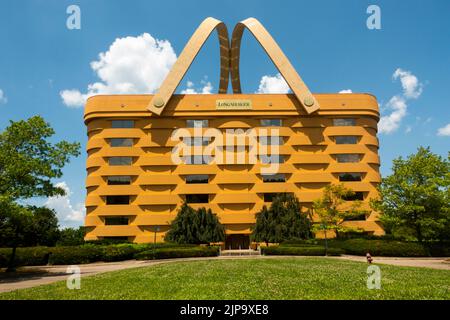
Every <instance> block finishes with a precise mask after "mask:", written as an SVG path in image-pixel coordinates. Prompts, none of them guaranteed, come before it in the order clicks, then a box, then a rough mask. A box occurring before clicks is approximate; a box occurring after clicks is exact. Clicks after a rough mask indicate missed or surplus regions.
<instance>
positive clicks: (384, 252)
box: [330, 239, 429, 257]
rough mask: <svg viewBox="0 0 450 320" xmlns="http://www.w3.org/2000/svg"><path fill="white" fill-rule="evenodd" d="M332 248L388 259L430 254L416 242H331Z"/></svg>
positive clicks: (354, 240)
mask: <svg viewBox="0 0 450 320" xmlns="http://www.w3.org/2000/svg"><path fill="white" fill-rule="evenodd" d="M330 246H331V247H339V248H342V249H344V251H345V253H347V254H354V255H365V254H366V253H367V252H370V254H371V255H373V256H386V257H426V256H429V252H428V250H427V249H426V248H424V247H423V246H422V245H420V244H419V243H416V242H401V241H385V240H365V239H350V240H345V241H331V242H330Z"/></svg>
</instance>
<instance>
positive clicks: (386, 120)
mask: <svg viewBox="0 0 450 320" xmlns="http://www.w3.org/2000/svg"><path fill="white" fill-rule="evenodd" d="M392 78H393V79H394V80H397V79H400V82H401V84H402V88H403V91H402V93H401V94H397V95H395V96H393V97H392V98H391V99H390V100H389V102H388V103H387V104H386V107H387V109H388V110H390V111H391V113H390V114H388V115H384V116H382V117H381V119H380V123H379V124H378V129H379V131H380V133H387V134H389V133H392V132H394V131H396V130H397V129H398V128H399V127H400V124H401V122H402V120H403V118H404V117H405V116H406V114H407V111H408V104H407V102H408V100H411V99H417V98H419V96H420V95H421V94H422V88H423V85H422V83H420V82H419V80H418V79H417V77H416V76H415V75H413V74H412V73H411V72H410V71H405V70H402V69H400V68H398V69H397V70H395V72H394V74H393V75H392Z"/></svg>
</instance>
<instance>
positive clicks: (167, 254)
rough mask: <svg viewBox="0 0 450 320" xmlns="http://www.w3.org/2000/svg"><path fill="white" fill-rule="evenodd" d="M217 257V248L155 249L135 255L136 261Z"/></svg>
mask: <svg viewBox="0 0 450 320" xmlns="http://www.w3.org/2000/svg"><path fill="white" fill-rule="evenodd" d="M217 255H219V247H195V248H194V247H185V248H181V247H179V248H157V249H153V250H147V251H144V252H141V253H137V254H135V256H134V258H135V259H137V260H154V259H174V258H192V257H214V256H217Z"/></svg>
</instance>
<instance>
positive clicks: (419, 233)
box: [416, 224, 423, 243]
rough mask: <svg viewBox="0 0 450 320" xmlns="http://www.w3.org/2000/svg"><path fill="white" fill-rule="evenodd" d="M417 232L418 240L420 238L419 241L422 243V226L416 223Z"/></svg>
mask: <svg viewBox="0 0 450 320" xmlns="http://www.w3.org/2000/svg"><path fill="white" fill-rule="evenodd" d="M416 234H417V240H419V243H422V240H423V238H422V228H421V227H420V224H416Z"/></svg>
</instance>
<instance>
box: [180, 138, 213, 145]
mask: <svg viewBox="0 0 450 320" xmlns="http://www.w3.org/2000/svg"><path fill="white" fill-rule="evenodd" d="M210 141H211V137H183V142H184V144H185V145H187V146H207V145H208V144H209V142H210Z"/></svg>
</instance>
